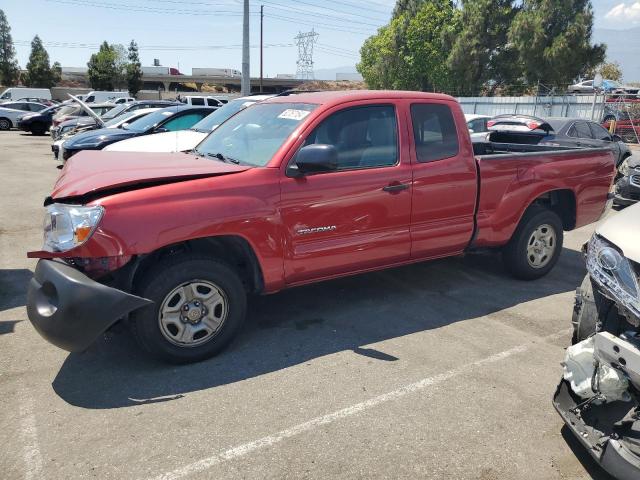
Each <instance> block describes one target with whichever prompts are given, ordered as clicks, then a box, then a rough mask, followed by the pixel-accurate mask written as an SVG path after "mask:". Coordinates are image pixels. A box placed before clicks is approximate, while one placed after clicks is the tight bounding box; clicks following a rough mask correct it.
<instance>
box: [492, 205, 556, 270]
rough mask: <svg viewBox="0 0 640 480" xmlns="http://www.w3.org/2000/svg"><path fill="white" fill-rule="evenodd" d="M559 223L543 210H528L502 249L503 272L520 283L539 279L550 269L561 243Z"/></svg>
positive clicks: (554, 214) (549, 212)
mask: <svg viewBox="0 0 640 480" xmlns="http://www.w3.org/2000/svg"><path fill="white" fill-rule="evenodd" d="M563 234H564V232H563V228H562V220H561V219H560V217H559V216H558V214H557V213H555V212H553V211H551V210H548V209H546V208H544V207H538V206H535V207H531V208H529V209H528V210H527V212H526V213H525V214H524V216H523V217H522V220H520V224H519V225H518V228H516V231H515V233H514V234H513V237H511V240H510V241H509V243H508V244H507V245H506V246H505V247H504V250H503V252H502V258H503V261H504V265H505V268H506V269H507V270H508V271H509V273H511V274H512V275H513V276H514V277H516V278H520V279H522V280H534V279H536V278H540V277H542V276H544V275H546V274H547V273H549V271H551V269H552V268H553V267H554V265H555V264H556V262H557V261H558V258H559V256H560V252H561V250H562V242H563Z"/></svg>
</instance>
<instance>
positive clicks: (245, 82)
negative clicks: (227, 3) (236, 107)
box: [240, 0, 251, 96]
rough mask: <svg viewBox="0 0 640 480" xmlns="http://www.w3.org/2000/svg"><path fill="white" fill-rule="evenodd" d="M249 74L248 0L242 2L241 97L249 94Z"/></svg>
mask: <svg viewBox="0 0 640 480" xmlns="http://www.w3.org/2000/svg"><path fill="white" fill-rule="evenodd" d="M250 75H251V72H250V69H249V0H244V11H243V14H242V83H241V88H240V93H241V94H242V96H247V95H250V94H251V77H250Z"/></svg>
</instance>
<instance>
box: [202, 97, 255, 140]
mask: <svg viewBox="0 0 640 480" xmlns="http://www.w3.org/2000/svg"><path fill="white" fill-rule="evenodd" d="M254 103H256V102H255V101H254V100H247V99H242V98H238V99H236V100H233V101H231V102H229V103H227V104H226V105H224V106H222V107H220V108H219V109H217V110H216V111H215V112H213V113H212V114H211V115H208V116H206V117H204V118H203V119H202V120H200V121H199V122H198V123H196V124H195V125H194V126H193V127H191V129H192V130H197V131H198V132H207V133H209V132H210V131H212V130H214V129H215V128H216V127H217V126H218V125H220V124H221V123H223V122H224V121H226V120H228V119H229V118H231V117H232V116H234V115H235V114H236V113H238V112H239V111H240V110H242V109H243V108H246V107H248V106H249V105H253V104H254Z"/></svg>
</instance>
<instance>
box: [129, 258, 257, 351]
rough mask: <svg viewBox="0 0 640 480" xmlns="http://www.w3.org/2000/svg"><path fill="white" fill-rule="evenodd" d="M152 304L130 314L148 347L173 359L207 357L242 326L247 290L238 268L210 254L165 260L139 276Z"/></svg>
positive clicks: (144, 294) (141, 289)
mask: <svg viewBox="0 0 640 480" xmlns="http://www.w3.org/2000/svg"><path fill="white" fill-rule="evenodd" d="M136 283H137V285H138V288H137V289H136V290H137V292H136V293H137V294H139V295H140V296H142V297H144V298H148V299H150V300H153V301H154V305H152V306H149V307H147V308H143V309H141V310H138V311H136V312H134V313H133V314H132V318H131V319H132V327H133V331H134V335H135V336H136V338H137V340H138V342H139V343H140V345H141V346H142V348H143V349H144V350H146V351H147V352H149V353H151V354H152V355H154V356H156V357H158V358H160V359H162V360H165V361H168V362H172V363H191V362H197V361H201V360H205V359H207V358H209V357H212V356H214V355H216V354H217V353H219V352H220V351H221V350H222V349H223V348H225V347H226V346H227V345H228V344H229V343H231V341H232V340H233V338H234V337H235V336H236V334H237V333H238V332H239V330H240V327H241V326H242V324H243V322H244V319H245V316H246V308H247V296H246V291H245V289H244V287H243V285H242V281H241V280H240V278H239V276H238V275H237V274H236V272H235V271H234V270H233V269H231V268H230V267H228V266H227V265H226V264H224V263H222V262H219V261H217V260H213V259H211V258H206V257H194V256H183V257H181V258H176V259H171V260H168V261H163V262H160V263H159V264H157V265H156V266H155V267H153V268H151V269H150V270H149V271H147V272H146V273H145V274H144V275H143V277H142V278H141V279H140V280H139V281H138V282H136Z"/></svg>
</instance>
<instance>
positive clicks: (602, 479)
mask: <svg viewBox="0 0 640 480" xmlns="http://www.w3.org/2000/svg"><path fill="white" fill-rule="evenodd" d="M560 434H561V435H562V438H563V439H564V441H565V442H566V443H567V446H568V447H569V448H570V449H571V451H572V452H573V454H574V455H575V456H576V459H577V460H578V461H579V462H580V463H581V464H582V467H583V468H584V469H585V470H586V471H587V473H588V474H589V475H590V476H591V478H592V479H593V480H616V479H615V478H614V477H612V476H611V475H609V474H608V473H607V472H605V471H604V470H603V469H602V467H601V466H600V465H598V462H596V461H595V460H594V459H593V457H592V456H591V455H589V452H587V449H586V448H584V446H582V444H581V443H580V442H579V441H578V439H577V438H576V436H575V435H574V434H573V433H572V432H571V430H569V427H567V426H566V425H563V426H562V428H561V429H560Z"/></svg>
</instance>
